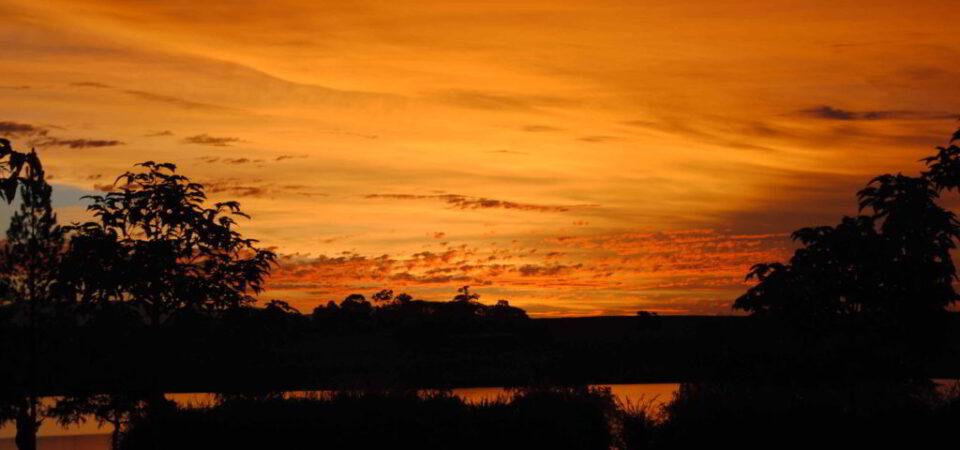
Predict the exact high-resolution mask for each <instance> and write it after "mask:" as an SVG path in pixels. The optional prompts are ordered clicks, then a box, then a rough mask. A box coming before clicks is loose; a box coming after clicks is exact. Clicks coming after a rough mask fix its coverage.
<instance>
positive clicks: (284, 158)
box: [273, 155, 307, 162]
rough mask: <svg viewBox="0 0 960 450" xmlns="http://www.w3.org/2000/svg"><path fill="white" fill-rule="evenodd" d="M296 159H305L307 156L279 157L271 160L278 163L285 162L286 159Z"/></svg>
mask: <svg viewBox="0 0 960 450" xmlns="http://www.w3.org/2000/svg"><path fill="white" fill-rule="evenodd" d="M298 158H307V155H280V156H278V157H276V158H274V159H273V160H274V161H277V162H280V161H286V160H288V159H298Z"/></svg>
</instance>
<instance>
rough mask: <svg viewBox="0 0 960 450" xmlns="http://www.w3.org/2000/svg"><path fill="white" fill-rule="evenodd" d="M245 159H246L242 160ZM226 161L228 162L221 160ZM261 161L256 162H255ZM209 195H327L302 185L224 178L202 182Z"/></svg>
mask: <svg viewBox="0 0 960 450" xmlns="http://www.w3.org/2000/svg"><path fill="white" fill-rule="evenodd" d="M240 159H244V158H240ZM221 161H226V160H221ZM256 161H260V160H255V161H253V162H256ZM200 184H202V185H203V186H204V188H205V189H206V192H207V193H208V194H224V195H225V196H234V197H267V196H269V197H276V196H281V195H287V196H301V197H323V196H326V195H327V194H326V193H321V192H314V191H311V190H310V186H306V185H301V184H282V185H278V184H275V183H264V182H263V180H259V179H239V178H223V179H216V180H205V181H201V182H200Z"/></svg>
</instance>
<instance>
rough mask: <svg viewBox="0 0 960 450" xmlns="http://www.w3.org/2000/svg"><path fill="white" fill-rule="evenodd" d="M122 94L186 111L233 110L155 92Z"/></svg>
mask: <svg viewBox="0 0 960 450" xmlns="http://www.w3.org/2000/svg"><path fill="white" fill-rule="evenodd" d="M122 92H123V93H125V94H127V95H131V96H134V97H137V98H139V99H142V100H147V101H151V102H158V103H166V104H168V105H171V106H176V107H178V108H184V109H206V110H216V111H230V110H232V109H231V108H227V107H224V106H219V105H212V104H209V103H201V102H195V101H192V100H184V99H182V98H177V97H172V96H169V95H163V94H155V93H153V92H146V91H137V90H124V91H122Z"/></svg>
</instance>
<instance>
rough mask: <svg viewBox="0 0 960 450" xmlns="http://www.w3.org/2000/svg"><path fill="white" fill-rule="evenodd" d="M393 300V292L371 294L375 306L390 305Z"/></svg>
mask: <svg viewBox="0 0 960 450" xmlns="http://www.w3.org/2000/svg"><path fill="white" fill-rule="evenodd" d="M392 300H393V290H391V289H383V290H381V291H380V292H377V293H376V294H373V302H374V303H376V304H386V303H390V302H391V301H392Z"/></svg>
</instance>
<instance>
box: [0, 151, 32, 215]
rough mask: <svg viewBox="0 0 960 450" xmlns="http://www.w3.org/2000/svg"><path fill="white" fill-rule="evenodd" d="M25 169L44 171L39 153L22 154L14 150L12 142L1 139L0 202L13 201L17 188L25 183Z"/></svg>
mask: <svg viewBox="0 0 960 450" xmlns="http://www.w3.org/2000/svg"><path fill="white" fill-rule="evenodd" d="M24 168H26V169H27V170H32V171H33V172H37V171H42V170H43V169H42V167H41V166H40V159H39V158H38V157H37V153H36V152H33V151H31V152H30V153H21V152H18V151H16V150H14V149H13V146H12V145H11V144H10V141H9V140H7V139H0V200H6V201H7V203H10V202H12V201H13V199H14V197H15V196H16V193H17V186H19V185H20V183H21V182H22V181H23V177H22V176H21V174H22V173H23V172H24Z"/></svg>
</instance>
